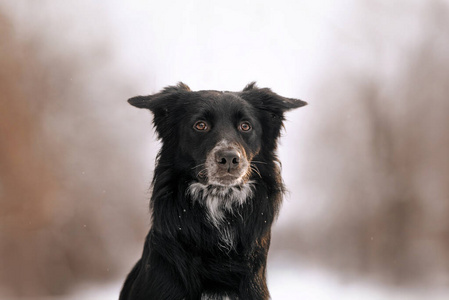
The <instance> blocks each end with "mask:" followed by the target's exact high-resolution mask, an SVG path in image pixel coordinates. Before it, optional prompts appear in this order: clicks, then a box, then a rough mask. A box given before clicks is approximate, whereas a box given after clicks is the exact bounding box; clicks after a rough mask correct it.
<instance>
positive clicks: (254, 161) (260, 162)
mask: <svg viewBox="0 0 449 300" xmlns="http://www.w3.org/2000/svg"><path fill="white" fill-rule="evenodd" d="M251 163H258V164H265V165H267V163H266V162H263V161H257V160H252V161H251Z"/></svg>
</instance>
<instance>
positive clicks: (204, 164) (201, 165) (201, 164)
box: [192, 163, 206, 170]
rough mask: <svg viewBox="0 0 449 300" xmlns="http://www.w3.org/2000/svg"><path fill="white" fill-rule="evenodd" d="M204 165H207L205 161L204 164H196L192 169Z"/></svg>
mask: <svg viewBox="0 0 449 300" xmlns="http://www.w3.org/2000/svg"><path fill="white" fill-rule="evenodd" d="M204 165H206V164H205V163H204V164H199V165H196V166H194V167H193V168H192V170H193V169H196V168H198V167H201V166H204Z"/></svg>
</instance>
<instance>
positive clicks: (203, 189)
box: [187, 181, 253, 248]
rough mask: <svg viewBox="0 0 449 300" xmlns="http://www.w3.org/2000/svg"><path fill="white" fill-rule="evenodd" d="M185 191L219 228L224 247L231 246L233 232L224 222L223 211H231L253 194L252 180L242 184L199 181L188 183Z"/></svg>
mask: <svg viewBox="0 0 449 300" xmlns="http://www.w3.org/2000/svg"><path fill="white" fill-rule="evenodd" d="M187 193H188V194H190V196H191V197H192V200H193V201H198V202H199V203H201V204H202V205H204V206H205V207H206V210H207V217H208V219H209V221H210V222H211V223H212V224H213V225H214V226H215V227H216V228H217V229H218V230H219V232H220V235H221V240H222V241H223V243H224V245H223V246H225V247H226V248H232V247H233V244H234V234H233V231H232V230H231V229H230V228H229V226H228V223H227V222H225V221H226V220H225V212H232V210H233V208H234V207H235V206H241V205H243V204H244V203H245V202H246V200H247V199H248V198H250V197H251V196H252V195H253V182H252V181H249V182H246V183H244V184H242V185H234V186H225V185H206V184H202V183H199V182H195V183H192V184H190V186H189V188H188V190H187Z"/></svg>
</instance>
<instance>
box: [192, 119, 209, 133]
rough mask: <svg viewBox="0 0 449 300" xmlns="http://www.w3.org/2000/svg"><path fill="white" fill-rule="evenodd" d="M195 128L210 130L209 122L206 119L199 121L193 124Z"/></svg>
mask: <svg viewBox="0 0 449 300" xmlns="http://www.w3.org/2000/svg"><path fill="white" fill-rule="evenodd" d="M193 128H195V129H196V130H198V131H207V130H209V126H207V123H206V122H204V121H197V122H196V123H195V125H193Z"/></svg>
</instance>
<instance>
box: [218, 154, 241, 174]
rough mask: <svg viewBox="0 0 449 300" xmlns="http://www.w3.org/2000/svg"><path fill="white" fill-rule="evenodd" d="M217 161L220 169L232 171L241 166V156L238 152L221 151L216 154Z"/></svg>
mask: <svg viewBox="0 0 449 300" xmlns="http://www.w3.org/2000/svg"><path fill="white" fill-rule="evenodd" d="M215 159H216V160H215V161H216V162H217V165H218V167H219V168H221V169H225V170H228V171H230V170H233V169H236V168H237V167H238V166H239V163H240V154H239V153H238V151H236V150H221V151H218V152H217V153H216V154H215Z"/></svg>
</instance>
